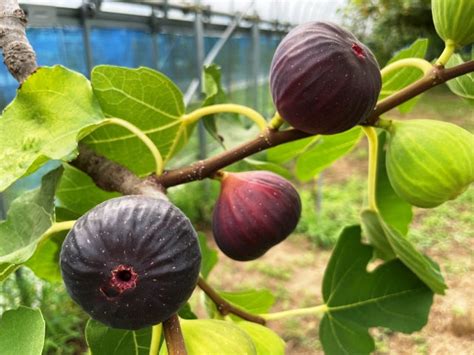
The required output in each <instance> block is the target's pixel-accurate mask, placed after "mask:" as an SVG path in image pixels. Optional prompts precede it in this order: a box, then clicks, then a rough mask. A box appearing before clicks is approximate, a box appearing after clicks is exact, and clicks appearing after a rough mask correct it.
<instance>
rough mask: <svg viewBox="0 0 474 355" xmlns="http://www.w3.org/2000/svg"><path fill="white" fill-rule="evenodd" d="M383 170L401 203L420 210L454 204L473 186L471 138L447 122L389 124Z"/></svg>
mask: <svg viewBox="0 0 474 355" xmlns="http://www.w3.org/2000/svg"><path fill="white" fill-rule="evenodd" d="M388 131H389V133H390V136H389V140H388V144H387V151H386V166H387V174H388V178H389V180H390V184H391V185H392V187H393V189H394V190H395V192H396V193H397V195H398V196H400V197H401V198H402V199H404V200H405V201H407V202H408V203H410V204H412V205H413V206H417V207H421V208H434V207H437V206H439V205H441V204H443V203H444V202H446V201H449V200H454V199H456V198H457V197H458V196H459V195H461V194H462V193H463V192H464V191H465V190H467V188H468V187H469V185H470V184H471V183H472V182H474V153H473V151H474V150H473V149H474V136H473V135H472V134H471V133H470V132H469V131H467V130H465V129H463V128H461V127H459V126H457V125H455V124H453V123H449V122H443V121H435V120H427V119H412V120H403V121H396V120H393V121H391V123H390V126H389V127H388Z"/></svg>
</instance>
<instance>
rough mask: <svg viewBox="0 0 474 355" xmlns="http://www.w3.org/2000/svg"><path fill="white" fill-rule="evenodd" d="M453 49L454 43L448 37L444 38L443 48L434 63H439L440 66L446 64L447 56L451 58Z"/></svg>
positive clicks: (454, 47)
mask: <svg viewBox="0 0 474 355" xmlns="http://www.w3.org/2000/svg"><path fill="white" fill-rule="evenodd" d="M455 49H456V44H455V43H454V42H453V41H452V40H450V39H448V40H446V41H445V42H444V50H443V52H442V53H441V55H440V56H439V58H438V60H437V61H436V65H439V66H441V67H444V66H446V64H447V63H448V60H449V58H451V56H452V55H453V53H454V50H455Z"/></svg>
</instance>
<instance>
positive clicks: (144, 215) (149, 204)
mask: <svg viewBox="0 0 474 355" xmlns="http://www.w3.org/2000/svg"><path fill="white" fill-rule="evenodd" d="M60 261H61V272H62V275H63V279H64V283H65V284H66V288H67V291H68V292H69V294H70V295H71V297H72V298H73V300H74V301H75V302H77V303H78V304H79V305H80V306H81V307H82V308H83V309H84V310H85V311H86V312H87V313H88V314H89V315H90V316H91V317H92V318H93V319H96V320H98V321H100V322H102V323H104V324H106V325H108V326H110V327H112V328H122V329H131V330H135V329H140V328H144V327H147V326H151V325H154V324H158V323H161V322H162V321H164V320H166V319H168V318H169V317H170V316H171V315H173V314H174V313H176V312H177V311H178V310H179V309H180V308H181V307H182V306H183V305H184V304H185V303H186V301H187V300H188V298H189V297H190V296H191V293H192V292H193V290H194V288H195V286H196V283H197V279H198V276H199V269H200V262H201V253H200V250H199V243H198V239H197V235H196V232H195V231H194V228H193V227H192V225H191V223H190V222H189V220H188V219H187V217H186V216H185V215H184V214H183V213H182V212H181V211H180V210H179V209H178V208H176V207H175V206H173V205H172V204H171V203H169V202H168V201H166V200H159V199H154V198H150V197H144V196H126V197H119V198H115V199H111V200H108V201H106V202H104V203H102V204H100V205H98V206H97V207H95V208H94V209H92V210H91V211H89V212H87V213H86V214H85V215H84V216H82V217H81V218H79V220H78V221H77V222H76V224H75V225H74V227H73V229H72V230H71V231H70V232H69V234H68V235H67V237H66V240H65V242H64V244H63V246H62V250H61V255H60Z"/></svg>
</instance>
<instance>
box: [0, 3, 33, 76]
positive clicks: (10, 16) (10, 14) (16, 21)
mask: <svg viewBox="0 0 474 355" xmlns="http://www.w3.org/2000/svg"><path fill="white" fill-rule="evenodd" d="M26 22H27V21H26V15H25V12H24V11H23V10H22V9H21V8H20V6H19V5H18V0H1V4H0V48H1V49H2V50H3V58H4V63H5V65H6V67H7V68H8V71H9V72H10V73H11V74H12V75H13V77H14V78H15V79H16V80H17V81H18V82H19V83H20V84H21V83H23V82H24V81H25V80H26V78H28V76H30V75H31V74H32V73H34V72H35V70H36V68H37V67H38V65H37V64H36V55H35V52H34V50H33V48H32V47H31V45H30V42H29V41H28V38H27V37H26V30H25V28H26Z"/></svg>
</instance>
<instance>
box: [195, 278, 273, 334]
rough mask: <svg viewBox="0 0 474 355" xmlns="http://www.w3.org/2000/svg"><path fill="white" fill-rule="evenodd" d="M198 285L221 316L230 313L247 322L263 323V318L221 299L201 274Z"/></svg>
mask: <svg viewBox="0 0 474 355" xmlns="http://www.w3.org/2000/svg"><path fill="white" fill-rule="evenodd" d="M198 286H199V288H200V289H201V290H203V292H204V293H205V294H206V295H207V296H208V297H209V298H210V299H211V300H212V301H213V302H214V303H215V305H216V306H217V310H218V311H219V313H220V314H221V315H223V316H226V315H228V314H229V313H232V314H234V315H236V316H239V317H240V318H242V319H245V320H247V321H249V322H253V323H258V324H262V325H265V319H264V318H262V317H260V316H258V315H255V314H251V313H248V312H246V311H244V310H243V309H240V308H237V307H235V306H233V305H232V304H230V303H229V302H227V301H226V300H225V299H223V298H222V297H221V296H220V295H219V294H218V293H217V291H216V290H214V289H213V288H212V287H211V286H210V285H209V284H208V283H207V282H206V281H205V280H204V279H203V278H202V277H201V276H199V280H198Z"/></svg>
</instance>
